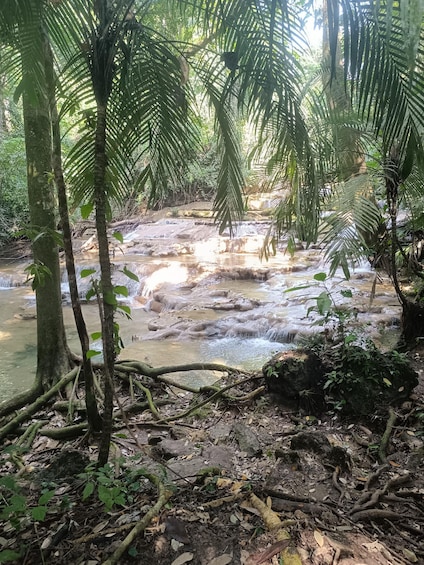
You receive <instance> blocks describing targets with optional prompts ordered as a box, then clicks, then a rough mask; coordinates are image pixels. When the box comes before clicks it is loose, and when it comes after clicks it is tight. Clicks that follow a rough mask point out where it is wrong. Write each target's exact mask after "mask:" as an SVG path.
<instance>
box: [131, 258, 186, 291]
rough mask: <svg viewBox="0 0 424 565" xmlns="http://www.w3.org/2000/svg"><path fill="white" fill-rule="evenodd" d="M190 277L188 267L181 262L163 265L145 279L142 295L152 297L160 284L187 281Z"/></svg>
mask: <svg viewBox="0 0 424 565" xmlns="http://www.w3.org/2000/svg"><path fill="white" fill-rule="evenodd" d="M188 277H189V272H188V269H187V267H185V266H183V265H181V264H180V263H174V264H171V265H168V266H167V267H161V268H159V269H158V270H157V271H154V272H153V273H152V274H151V275H149V276H148V277H147V278H146V279H145V281H144V286H143V290H142V292H141V296H142V297H143V298H150V297H151V296H152V294H153V293H154V291H155V290H157V289H158V288H159V287H160V286H162V285H164V284H181V283H184V282H187V280H188Z"/></svg>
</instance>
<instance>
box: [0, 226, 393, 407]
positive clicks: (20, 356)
mask: <svg viewBox="0 0 424 565" xmlns="http://www.w3.org/2000/svg"><path fill="white" fill-rule="evenodd" d="M265 229H266V226H261V225H259V228H258V226H257V225H255V224H253V223H249V224H247V225H246V224H243V225H242V227H241V228H240V229H239V233H238V234H236V237H235V238H229V237H228V236H223V237H218V236H217V235H216V231H215V229H214V227H213V225H212V224H208V223H207V222H194V221H193V220H161V221H157V222H151V223H149V224H142V225H141V226H139V227H138V228H136V229H135V230H133V231H131V232H129V233H127V234H126V236H125V245H124V246H122V245H121V246H119V247H118V246H117V247H116V249H115V250H113V251H114V265H115V269H114V281H115V284H122V285H126V286H127V287H128V289H129V294H130V296H129V297H128V299H127V302H128V303H129V305H130V306H131V310H132V319H131V320H127V319H126V318H124V317H121V316H120V317H119V319H118V322H119V324H120V331H121V336H122V339H123V342H124V345H125V349H124V350H123V351H122V353H121V358H133V359H139V360H143V361H146V362H148V363H150V364H152V365H155V366H159V365H172V364H185V363H189V362H196V361H199V362H202V361H203V362H204V361H214V362H222V363H226V364H228V365H232V366H239V367H242V368H246V369H259V368H260V367H261V365H262V364H263V363H264V362H265V361H266V360H267V359H269V358H270V357H271V355H272V354H273V353H275V352H277V351H281V350H283V349H287V348H290V347H293V343H295V342H296V341H297V340H298V338H299V336H300V335H301V334H302V333H311V332H312V331H317V328H316V327H314V326H312V323H313V321H314V320H316V317H315V318H314V317H313V316H307V310H308V307H310V306H312V305H314V303H315V301H314V297H316V296H317V295H318V294H319V293H320V292H322V291H323V288H322V286H321V287H319V288H318V287H313V286H311V287H310V288H307V289H304V290H299V291H297V292H290V293H287V292H285V291H286V290H287V289H288V288H290V287H293V286H296V287H297V286H301V285H305V284H310V283H311V282H312V281H313V275H314V274H315V273H317V272H320V271H325V265H323V263H322V254H321V252H320V251H319V250H311V251H299V252H298V253H296V255H295V256H294V258H290V257H289V256H287V255H284V254H283V253H279V254H278V255H277V256H276V257H273V258H272V259H271V260H270V261H268V262H261V261H260V260H259V257H258V250H259V248H260V246H261V244H262V241H263V233H262V234H261V232H264V231H265ZM90 246H94V247H93V248H92V249H91V250H90ZM93 251H95V245H94V243H93V240H92V239H90V240H88V242H87V241H86V242H85V243H84V246H83V248H82V252H81V253H79V254H78V269H79V271H81V269H82V268H87V267H94V268H95V267H96V255H95V253H93ZM24 266H25V265H23V264H17V263H9V264H0V359H1V364H0V400H4V399H7V398H9V397H11V396H12V395H13V394H15V393H16V392H19V391H22V390H24V389H26V388H28V387H29V386H30V385H31V384H32V382H33V379H34V371H35V364H36V320H35V299H34V295H33V293H32V291H31V289H30V287H29V286H26V285H25V284H24V283H25V275H24V271H23V269H24ZM124 267H126V268H127V269H129V270H130V271H132V272H133V273H135V274H137V276H138V278H139V282H135V281H133V280H131V279H129V278H128V277H127V276H125V274H124V273H123V269H124ZM374 279H375V274H374V273H373V272H372V271H371V270H370V269H369V268H368V267H367V266H363V267H362V268H359V269H357V271H356V272H355V273H354V275H353V277H352V279H351V280H350V281H349V282H342V279H341V278H337V277H336V278H335V279H334V280H332V281H331V283H330V282H329V283H328V287H327V288H328V289H330V288H331V289H332V290H331V292H332V293H333V296H334V298H335V300H336V301H337V303H338V304H341V303H342V302H346V306H347V307H348V308H352V307H355V308H356V309H357V311H358V320H357V323H358V324H362V325H364V326H365V330H366V331H367V332H368V333H369V334H370V335H371V336H372V337H373V338H376V339H379V340H381V339H383V338H387V337H388V338H389V339H390V338H392V339H395V337H396V332H397V329H396V324H397V323H398V320H399V313H400V309H399V305H398V303H397V300H396V297H395V296H394V293H393V290H392V288H391V285H390V283H389V281H387V280H386V281H384V282H383V281H380V282H379V283H378V285H377V287H376V293H375V298H374V300H373V302H372V304H371V305H370V293H371V289H372V285H373V281H374ZM89 284H90V283H89V279H82V280H80V294H81V296H85V293H86V291H87V288H88V286H89ZM342 288H345V289H346V288H349V289H352V291H353V293H354V297H353V299H352V300H346V299H344V298H342V296H341V294H340V290H341V289H342ZM62 292H63V296H64V304H65V306H64V316H65V324H66V327H67V334H68V341H69V345H70V347H71V349H73V350H74V351H76V352H79V344H78V338H77V333H76V329H75V325H74V322H73V316H72V309H71V307H70V306H69V292H68V285H67V277H66V274H64V275H63V283H62ZM83 309H84V316H85V318H86V322H87V325H88V328H89V331H90V332H95V331H98V330H99V321H98V310H97V307H96V306H95V305H94V304H85V305H84V307H83ZM92 348H94V349H96V348H97V349H99V350H100V348H101V344H100V343H96V342H95V343H94V344H93V345H92ZM194 378H195V379H196V382H197V383H198V384H199V385H200V384H202V382H201V380H202V378H203V377H202V375H200V376H199V375H198V374H197V375H196V376H195V377H194ZM205 378H207V377H205ZM199 379H200V380H199Z"/></svg>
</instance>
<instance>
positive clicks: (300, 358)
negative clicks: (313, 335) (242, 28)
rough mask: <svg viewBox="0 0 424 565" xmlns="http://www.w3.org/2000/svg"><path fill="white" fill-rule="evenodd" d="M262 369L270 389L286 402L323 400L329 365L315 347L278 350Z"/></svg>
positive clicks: (317, 401) (317, 402)
mask: <svg viewBox="0 0 424 565" xmlns="http://www.w3.org/2000/svg"><path fill="white" fill-rule="evenodd" d="M262 372H263V375H264V377H265V379H266V386H267V389H268V391H269V392H271V393H273V394H275V395H276V396H277V397H278V398H279V400H281V401H282V402H288V403H291V402H293V401H294V402H296V403H300V404H302V401H305V402H311V403H314V404H321V403H322V400H323V398H324V394H323V388H322V381H323V379H324V378H325V374H326V367H325V365H324V363H323V362H322V361H321V360H320V358H319V357H318V355H316V354H315V353H314V352H313V351H309V350H307V349H294V350H291V351H283V352H281V353H277V354H276V355H274V357H272V359H270V360H269V361H268V362H267V363H266V364H265V365H264V366H263V368H262Z"/></svg>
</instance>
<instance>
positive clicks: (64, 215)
mask: <svg viewBox="0 0 424 565" xmlns="http://www.w3.org/2000/svg"><path fill="white" fill-rule="evenodd" d="M45 48H46V78H47V86H48V91H49V102H50V113H51V121H52V141H53V153H52V162H53V171H54V178H55V182H56V188H57V195H58V201H59V216H60V223H61V225H62V232H63V247H64V249H65V262H66V270H67V272H68V282H69V292H70V295H71V303H72V310H73V312H74V319H75V325H76V327H77V332H78V337H79V340H80V344H81V351H82V369H83V374H84V382H85V403H86V408H87V420H88V423H89V426H90V429H91V430H92V431H100V429H101V424H102V420H101V417H100V414H99V411H98V408H97V401H96V395H95V392H94V375H93V368H92V365H91V361H90V359H89V358H88V357H87V352H88V350H89V349H90V340H89V337H88V333H87V327H86V324H85V320H84V316H83V314H82V309H81V301H80V299H79V293H78V284H77V277H76V272H75V261H74V251H73V247H72V234H71V226H70V223H69V211H68V198H67V195H66V186H65V180H64V178H63V167H62V143H61V136H60V123H59V116H58V112H57V102H56V91H55V81H54V67H53V54H52V51H51V47H50V44H49V42H48V40H47V39H46V41H45Z"/></svg>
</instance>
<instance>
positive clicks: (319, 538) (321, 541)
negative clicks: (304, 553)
mask: <svg viewBox="0 0 424 565" xmlns="http://www.w3.org/2000/svg"><path fill="white" fill-rule="evenodd" d="M314 538H315V541H316V542H317V544H318V545H319V546H320V547H322V546H323V545H324V541H325V540H324V536H323V535H322V534H321V532H319V531H318V530H314Z"/></svg>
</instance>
